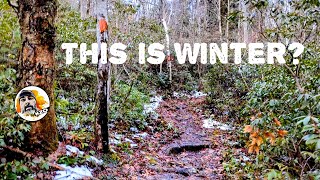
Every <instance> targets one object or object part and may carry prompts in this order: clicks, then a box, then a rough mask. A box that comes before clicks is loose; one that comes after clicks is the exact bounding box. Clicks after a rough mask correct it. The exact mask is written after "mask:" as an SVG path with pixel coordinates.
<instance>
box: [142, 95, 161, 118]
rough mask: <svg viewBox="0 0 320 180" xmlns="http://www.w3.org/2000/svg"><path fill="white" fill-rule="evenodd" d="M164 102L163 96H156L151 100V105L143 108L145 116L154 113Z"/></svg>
mask: <svg viewBox="0 0 320 180" xmlns="http://www.w3.org/2000/svg"><path fill="white" fill-rule="evenodd" d="M162 101H163V100H162V97H161V96H155V97H152V98H150V104H145V105H144V106H143V114H149V113H151V112H154V111H155V110H156V109H157V108H158V107H159V106H160V103H161V102H162Z"/></svg>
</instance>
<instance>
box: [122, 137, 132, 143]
mask: <svg viewBox="0 0 320 180" xmlns="http://www.w3.org/2000/svg"><path fill="white" fill-rule="evenodd" d="M124 141H125V142H129V143H134V142H133V141H132V140H131V139H128V138H125V139H124Z"/></svg>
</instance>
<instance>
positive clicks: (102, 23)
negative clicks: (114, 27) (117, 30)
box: [99, 18, 108, 33]
mask: <svg viewBox="0 0 320 180" xmlns="http://www.w3.org/2000/svg"><path fill="white" fill-rule="evenodd" d="M99 27H100V33H103V32H105V31H107V30H108V23H107V21H106V20H105V19H104V18H102V19H100V21H99Z"/></svg>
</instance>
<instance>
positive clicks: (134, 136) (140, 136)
mask: <svg viewBox="0 0 320 180" xmlns="http://www.w3.org/2000/svg"><path fill="white" fill-rule="evenodd" d="M147 136H148V133H146V132H143V133H139V134H134V135H132V138H142V139H144V138H146V137H147Z"/></svg>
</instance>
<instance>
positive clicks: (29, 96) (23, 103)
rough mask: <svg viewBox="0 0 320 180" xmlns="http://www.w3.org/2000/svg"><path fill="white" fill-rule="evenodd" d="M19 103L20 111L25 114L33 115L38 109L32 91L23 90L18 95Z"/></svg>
mask: <svg viewBox="0 0 320 180" xmlns="http://www.w3.org/2000/svg"><path fill="white" fill-rule="evenodd" d="M19 104H20V108H21V113H22V114H23V115H25V116H28V115H29V116H30V115H35V113H36V112H37V111H39V109H38V108H37V100H36V97H35V95H34V94H33V93H32V91H28V90H23V91H22V92H21V93H20V95H19Z"/></svg>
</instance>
